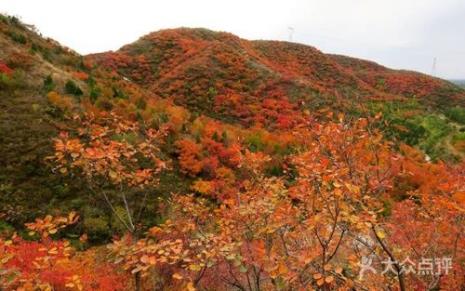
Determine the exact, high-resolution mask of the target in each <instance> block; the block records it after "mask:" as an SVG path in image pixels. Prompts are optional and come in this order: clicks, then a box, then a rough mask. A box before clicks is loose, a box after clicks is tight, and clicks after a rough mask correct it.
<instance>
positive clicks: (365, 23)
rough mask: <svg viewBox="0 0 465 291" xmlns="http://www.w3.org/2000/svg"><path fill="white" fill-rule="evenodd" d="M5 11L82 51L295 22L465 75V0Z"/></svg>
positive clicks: (365, 55) (347, 48) (238, 0)
mask: <svg viewBox="0 0 465 291" xmlns="http://www.w3.org/2000/svg"><path fill="white" fill-rule="evenodd" d="M0 12H2V13H7V14H10V15H16V16H19V17H20V18H21V19H22V20H23V21H24V22H26V23H29V24H34V25H35V26H36V27H37V28H38V29H39V31H40V32H41V33H42V34H43V35H45V36H48V37H51V38H53V39H55V40H57V41H59V42H60V43H62V44H63V45H65V46H68V47H70V48H72V49H74V50H76V51H77V52H79V53H81V54H88V53H96V52H102V51H108V50H117V49H118V48H119V47H121V46H123V45H125V44H127V43H130V42H133V41H135V40H137V39H138V38H139V37H141V36H142V35H144V34H147V33H149V32H152V31H156V30H160V29H164V28H176V27H204V28H209V29H213V30H220V31H227V32H231V33H234V34H236V35H238V36H240V37H242V38H246V39H273V40H290V39H291V30H290V29H289V28H293V33H292V41H294V42H299V43H304V44H308V45H311V46H314V47H316V48H318V49H320V50H322V51H323V52H326V53H337V54H343V55H348V56H352V57H357V58H362V59H368V60H372V61H375V62H378V63H380V64H382V65H385V66H387V67H391V68H396V69H407V70H415V71H420V72H423V73H426V74H434V75H436V76H438V77H442V78H446V79H465V1H464V0H389V1H388V0H299V1H298V0H267V1H261V0H257V1H252V0H247V1H245V0H235V1H222V0H197V1H193V0H165V1H157V0H131V1H127V0H41V1H37V0H0ZM435 58H436V70H433V60H434V59H435Z"/></svg>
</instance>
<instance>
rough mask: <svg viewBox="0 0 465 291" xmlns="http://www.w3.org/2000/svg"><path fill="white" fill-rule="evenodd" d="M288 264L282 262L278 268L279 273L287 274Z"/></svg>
mask: <svg viewBox="0 0 465 291" xmlns="http://www.w3.org/2000/svg"><path fill="white" fill-rule="evenodd" d="M287 272H288V270H287V266H286V265H285V264H280V265H279V268H278V273H279V274H287Z"/></svg>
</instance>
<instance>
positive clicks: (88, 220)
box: [83, 217, 110, 241]
mask: <svg viewBox="0 0 465 291" xmlns="http://www.w3.org/2000/svg"><path fill="white" fill-rule="evenodd" d="M83 226H84V229H85V231H86V232H87V235H88V236H89V238H90V239H91V240H93V241H105V240H106V239H107V238H108V237H109V234H110V226H109V224H108V219H107V218H103V217H84V223H83Z"/></svg>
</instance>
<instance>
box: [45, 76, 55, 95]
mask: <svg viewBox="0 0 465 291" xmlns="http://www.w3.org/2000/svg"><path fill="white" fill-rule="evenodd" d="M43 89H44V91H45V92H46V93H48V92H50V91H53V89H55V83H54V82H53V79H52V75H48V76H47V77H46V78H45V79H44V86H43Z"/></svg>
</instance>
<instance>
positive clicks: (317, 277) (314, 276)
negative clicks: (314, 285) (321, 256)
mask: <svg viewBox="0 0 465 291" xmlns="http://www.w3.org/2000/svg"><path fill="white" fill-rule="evenodd" d="M321 277H323V275H321V274H320V273H316V274H314V275H313V279H315V280H319V279H321Z"/></svg>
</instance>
